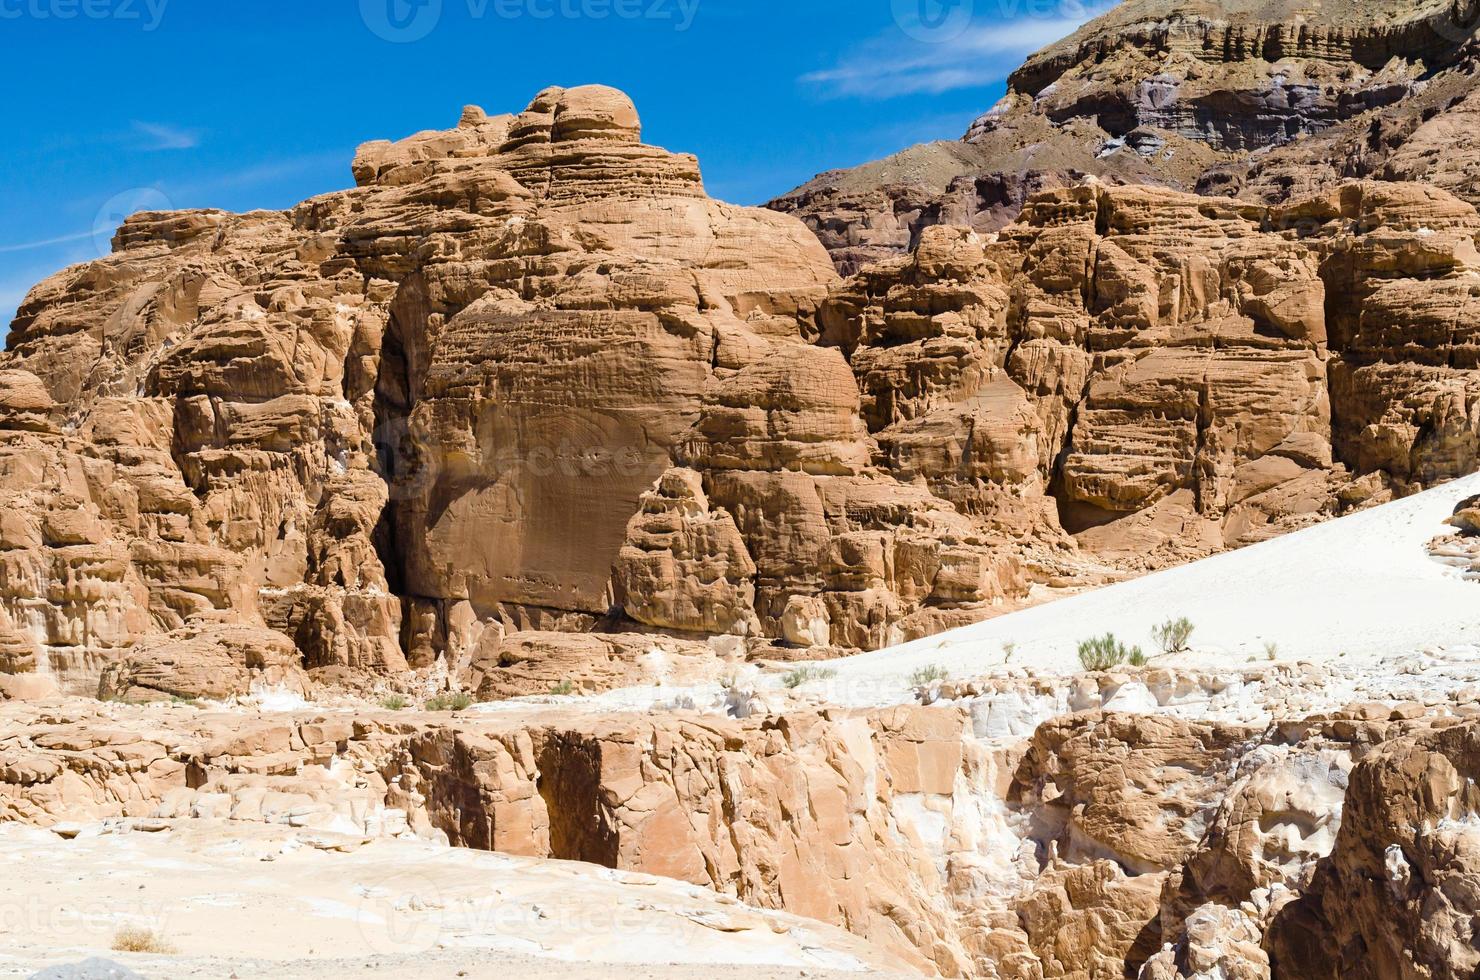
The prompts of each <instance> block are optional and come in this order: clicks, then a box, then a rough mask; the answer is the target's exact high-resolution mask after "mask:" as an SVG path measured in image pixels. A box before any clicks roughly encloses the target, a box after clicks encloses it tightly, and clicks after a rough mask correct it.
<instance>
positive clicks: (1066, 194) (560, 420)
mask: <svg viewBox="0 0 1480 980" xmlns="http://www.w3.org/2000/svg"><path fill="white" fill-rule="evenodd" d="M354 173H355V176H356V179H357V181H358V182H359V184H360V186H358V187H357V188H355V189H353V190H349V191H343V192H338V193H334V194H329V195H325V196H323V197H320V198H315V199H313V200H310V201H308V202H305V203H304V204H302V205H300V206H298V207H297V208H294V209H293V210H291V211H288V212H281V213H278V212H272V213H269V212H258V213H253V214H247V215H228V214H224V213H217V212H186V213H175V214H143V215H138V216H135V217H134V218H132V219H130V220H129V221H128V222H127V223H126V224H125V225H124V227H123V228H122V229H120V231H119V233H118V237H117V241H116V251H115V253H114V255H112V256H111V257H109V258H106V259H103V260H100V261H98V262H94V263H90V264H87V265H84V266H79V267H76V268H73V269H69V270H66V271H65V272H63V273H60V274H58V275H57V276H55V277H53V278H52V279H50V280H48V281H46V282H45V283H42V284H41V285H40V286H38V287H37V288H36V289H35V290H33V291H32V293H31V294H30V296H29V297H28V298H27V299H26V301H25V303H24V305H23V306H22V308H21V311H20V315H19V317H18V318H17V320H16V322H15V324H14V325H13V328H12V331H11V335H10V341H9V347H8V349H7V351H6V352H5V353H4V355H3V356H0V370H3V372H4V375H3V376H4V379H5V382H6V383H5V385H4V389H3V391H4V401H3V403H0V466H3V468H0V473H3V478H0V492H3V499H4V503H5V507H4V517H3V518H0V562H3V563H0V672H3V673H5V674H9V675H23V676H28V677H50V678H52V679H55V680H56V681H58V682H59V683H60V684H61V685H62V687H63V688H64V689H66V690H68V691H71V692H74V693H84V694H96V693H98V692H99V691H103V692H104V693H109V694H112V695H114V696H123V697H131V698H138V697H151V698H167V697H171V696H190V695H192V694H209V695H210V696H221V695H223V694H228V693H243V692H245V691H246V690H247V689H248V688H250V687H251V686H253V685H259V686H260V685H276V686H287V687H290V688H295V689H299V690H302V689H304V687H305V684H307V683H309V679H307V678H304V677H303V676H302V675H301V671H302V670H304V669H306V670H307V671H308V672H309V674H310V675H311V676H312V677H313V678H317V679H318V680H321V681H329V682H339V683H355V679H356V678H366V677H393V678H394V677H406V676H410V672H411V671H413V670H415V671H419V672H420V673H421V674H422V676H432V675H434V676H437V677H440V678H442V679H443V680H444V682H445V683H447V684H449V685H453V686H461V687H464V688H466V689H468V690H471V691H474V692H478V693H480V694H481V696H484V697H501V696H509V695H511V694H518V693H541V690H542V687H547V686H551V685H558V684H562V683H566V682H575V683H579V684H581V685H582V686H583V688H585V689H605V688H607V687H612V686H620V684H622V683H624V682H626V681H630V680H631V679H632V678H633V677H636V676H642V675H643V673H644V671H645V670H646V668H644V667H643V666H642V663H643V658H644V657H646V656H647V653H648V652H649V651H651V650H652V649H655V648H656V649H659V650H660V652H661V653H662V655H663V656H665V657H671V658H678V659H679V660H684V659H685V658H699V660H703V659H704V658H705V657H710V658H712V657H713V656H714V653H713V652H712V651H710V650H708V649H705V648H703V647H702V646H698V647H695V646H694V645H692V644H691V643H690V641H693V640H703V639H704V638H705V637H710V636H726V635H728V636H734V637H738V638H739V640H738V641H737V642H740V643H742V644H745V643H749V644H750V645H751V646H752V647H754V648H755V650H757V651H758V650H760V649H761V648H764V647H766V646H767V645H769V644H770V643H772V642H773V641H781V642H784V643H786V644H788V645H790V646H793V647H804V648H805V647H820V648H826V647H841V648H854V649H856V648H864V649H876V648H880V647H885V646H888V645H890V644H893V643H897V642H900V641H902V640H907V639H912V638H917V637H921V636H925V635H929V634H931V633H934V632H938V631H940V630H941V629H944V628H949V627H952V626H958V625H963V624H966V623H969V622H973V621H977V620H980V619H982V618H985V617H987V616H990V615H993V614H995V613H998V612H1001V611H1003V610H1006V609H1010V608H1014V607H1015V606H1017V605H1020V604H1022V603H1023V602H1025V601H1030V597H1031V601H1036V600H1038V599H1041V598H1044V597H1046V596H1048V595H1051V594H1052V592H1051V589H1052V588H1064V587H1068V588H1073V587H1080V586H1084V585H1092V584H1096V583H1099V582H1102V581H1104V580H1105V579H1106V578H1107V577H1113V576H1115V575H1120V574H1125V573H1134V572H1138V571H1143V570H1146V569H1149V568H1156V567H1161V566H1164V565H1166V564H1169V563H1173V562H1177V561H1183V560H1187V559H1189V558H1194V557H1198V556H1201V555H1206V554H1209V553H1211V552H1214V551H1218V550H1221V549H1223V548H1225V547H1233V546H1238V545H1241V544H1245V543H1248V542H1251V541H1256V540H1259V539H1261V538H1263V537H1266V536H1268V535H1271V534H1276V533H1279V532H1281V531H1283V530H1288V529H1290V528H1294V527H1298V526H1301V525H1303V524H1306V523H1309V522H1310V521H1313V520H1319V519H1322V518H1324V517H1327V516H1330V515H1332V514H1335V513H1339V512H1341V511H1342V510H1344V509H1346V508H1348V507H1351V506H1355V505H1359V504H1363V503H1367V502H1371V501H1374V500H1381V499H1385V498H1386V497H1388V496H1391V495H1393V494H1403V493H1407V492H1411V491H1413V490H1416V489H1421V488H1423V487H1425V486H1429V485H1432V484H1433V483H1434V482H1436V481H1441V480H1444V479H1447V478H1450V477H1454V476H1457V475H1461V474H1464V473H1467V472H1470V471H1471V470H1473V469H1474V468H1475V466H1476V462H1477V459H1476V458H1477V451H1480V421H1477V419H1480V409H1477V404H1480V389H1477V380H1476V378H1477V376H1476V370H1477V367H1480V364H1477V360H1476V339H1475V337H1474V336H1473V331H1472V330H1470V329H1469V328H1468V326H1467V324H1469V323H1470V322H1471V321H1472V320H1473V319H1474V317H1472V316H1471V312H1472V309H1473V307H1474V304H1475V296H1474V288H1473V282H1474V279H1475V277H1476V275H1477V274H1480V258H1477V253H1476V236H1477V234H1480V217H1477V215H1476V213H1475V211H1474V209H1473V208H1471V207H1470V206H1469V205H1467V204H1465V203H1463V202H1462V201H1460V200H1457V199H1455V198H1454V197H1452V196H1450V195H1449V194H1447V193H1445V192H1443V191H1440V190H1435V189H1432V188H1425V187H1421V186H1416V185H1403V184H1382V183H1374V182H1367V183H1352V184H1348V185H1343V186H1340V187H1338V188H1335V189H1333V190H1331V191H1328V192H1325V193H1323V194H1320V195H1317V196H1315V197H1312V198H1308V199H1304V200H1301V201H1297V202H1294V203H1291V204H1287V205H1280V206H1266V205H1257V204H1252V203H1247V204H1246V203H1239V202H1231V201H1219V200H1215V199H1208V198H1200V197H1196V196H1193V195H1190V194H1182V193H1178V192H1173V191H1167V190H1157V189H1150V188H1115V187H1107V186H1105V185H1102V184H1095V183H1089V184H1084V185H1081V186H1077V187H1074V188H1064V189H1060V190H1056V191H1049V192H1044V193H1042V194H1040V195H1037V196H1034V197H1033V198H1031V199H1030V200H1029V201H1028V203H1027V205H1026V206H1025V209H1024V211H1023V214H1022V217H1021V219H1020V220H1019V221H1018V222H1017V223H1015V224H1013V225H1010V226H1008V227H1006V228H1004V229H1003V230H1002V231H1001V232H1000V233H999V234H996V235H992V236H986V237H983V236H980V235H978V234H976V233H975V232H972V231H970V230H968V229H947V228H936V229H930V230H929V231H928V232H927V233H925V234H923V235H922V236H921V242H920V247H919V248H918V250H917V251H916V252H915V253H914V254H912V255H911V256H909V257H906V258H899V259H895V260H892V261H890V262H886V263H883V264H881V265H879V266H876V267H873V268H870V269H868V270H865V271H864V272H862V273H860V274H859V275H857V276H855V277H853V278H851V279H849V280H847V281H839V279H838V278H837V276H836V274H835V273H834V272H833V270H832V267H831V264H830V263H829V261H828V258H827V255H826V253H825V251H824V250H823V249H822V247H821V246H820V245H819V244H818V242H817V241H816V239H815V238H813V237H812V236H811V235H810V234H809V233H808V232H807V230H806V229H805V227H804V226H803V225H802V224H801V223H800V222H798V221H797V220H795V219H793V218H790V217H786V216H783V215H778V214H775V213H772V212H769V211H764V210H755V209H744V208H735V207H731V206H728V205H724V204H720V203H718V202H714V201H712V200H710V199H709V198H708V197H707V196H706V195H705V194H704V191H703V187H702V184H701V182H700V178H699V173H698V167H697V164H696V163H695V161H694V160H693V158H691V157H686V156H682V155H675V154H671V153H668V152H667V151H664V150H660V149H657V148H654V147H649V146H645V145H643V144H642V143H641V142H640V139H639V124H638V120H637V115H636V111H635V110H634V109H633V107H632V105H631V103H630V101H629V100H628V99H627V98H626V97H625V96H624V95H622V94H621V93H619V92H616V91H614V90H611V89H605V88H599V87H594V88H582V89H571V90H562V89H552V90H548V91H546V92H543V93H541V94H540V95H539V96H538V97H537V98H536V99H535V101H534V102H533V103H532V104H531V105H530V107H529V108H528V109H527V110H526V111H525V112H523V113H521V114H518V115H513V116H498V117H491V116H488V115H486V114H484V113H483V112H482V111H481V110H478V109H469V110H467V111H466V112H465V113H464V116H463V120H462V122H461V124H460V125H459V126H458V127H457V128H456V129H454V130H451V131H448V132H429V133H422V134H418V135H416V136H413V137H410V138H409V139H406V140H403V141H401V142H399V143H384V142H381V143H372V144H369V145H367V146H365V147H363V148H362V149H361V151H360V153H359V154H358V156H357V158H356V160H355V164H354ZM1045 589H1049V590H1050V591H1048V592H1045V591H1044V590H1045ZM592 631H596V632H599V633H605V634H616V635H618V636H620V635H623V634H627V635H629V638H628V639H627V640H612V641H600V640H594V639H593V640H591V641H589V642H585V641H583V642H581V643H575V642H571V641H569V640H566V639H562V635H568V634H573V633H590V632H592ZM639 634H648V635H649V636H650V637H651V639H649V640H644V639H641V637H640V636H639ZM686 644H688V645H686ZM290 651H296V656H295V655H294V654H293V653H292V652H290ZM105 674H106V675H107V676H106V678H105V676H104V675H105ZM100 685H101V686H100Z"/></svg>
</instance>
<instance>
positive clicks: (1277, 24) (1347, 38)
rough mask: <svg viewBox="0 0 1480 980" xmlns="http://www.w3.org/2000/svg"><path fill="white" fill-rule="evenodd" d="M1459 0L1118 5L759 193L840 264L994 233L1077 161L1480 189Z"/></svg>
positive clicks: (1131, 176) (1094, 167) (1271, 191)
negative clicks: (992, 77) (840, 165)
mask: <svg viewBox="0 0 1480 980" xmlns="http://www.w3.org/2000/svg"><path fill="white" fill-rule="evenodd" d="M1477 26H1480V8H1477V7H1476V5H1475V4H1474V3H1473V2H1470V0H1424V2H1420V3H1395V2H1385V0H1384V2H1374V0H1342V2H1339V3H1329V2H1328V3H1322V4H1318V5H1304V6H1300V5H1295V4H1290V3H1282V2H1267V0H1239V2H1234V3H1228V2H1224V3H1208V2H1203V0H1132V2H1127V3H1121V4H1118V5H1115V6H1114V7H1113V8H1112V9H1111V10H1109V11H1108V12H1107V13H1105V14H1103V15H1102V16H1100V17H1098V18H1096V19H1094V20H1092V21H1090V22H1089V23H1088V24H1086V25H1084V26H1083V27H1081V28H1080V29H1079V30H1078V31H1077V32H1075V33H1074V34H1072V35H1070V36H1069V37H1067V38H1064V39H1063V40H1061V41H1059V42H1057V43H1055V44H1052V45H1049V46H1048V47H1047V48H1044V49H1043V50H1041V51H1039V52H1037V53H1035V54H1034V55H1032V56H1031V57H1029V58H1028V59H1027V60H1026V61H1025V62H1024V63H1023V65H1022V66H1021V67H1019V68H1018V69H1017V71H1015V72H1014V73H1013V74H1012V75H1011V76H1010V77H1009V79H1008V83H1007V94H1006V96H1004V98H1003V99H1002V100H1001V101H1000V102H998V104H997V105H995V106H993V107H992V109H991V110H990V111H988V112H987V113H986V114H984V115H983V116H981V117H980V118H979V119H977V120H976V121H975V122H974V123H973V124H972V125H971V127H970V129H969V130H968V132H967V133H966V135H965V136H964V137H962V139H961V140H960V141H959V142H937V143H930V144H924V145H920V146H915V147H911V148H909V149H906V150H904V151H902V152H900V153H898V154H895V155H894V156H891V157H888V158H886V159H883V160H879V161H875V162H873V163H868V164H864V165H863V166H861V167H856V168H854V169H851V170H839V171H830V172H828V173H824V174H821V175H819V176H818V177H816V178H815V179H814V180H812V181H810V182H809V183H807V184H804V185H802V186H801V187H799V188H797V189H796V190H794V191H792V192H790V193H789V194H786V195H784V196H782V197H780V198H777V199H776V200H775V201H773V202H771V204H770V205H769V207H772V208H775V209H777V210H780V211H785V212H787V213H791V214H796V215H797V216H799V217H801V218H802V219H803V220H804V221H806V222H807V224H808V226H809V227H811V228H812V229H813V230H814V231H815V232H817V235H818V237H819V238H820V239H821V240H822V242H823V244H825V245H826V246H827V248H828V250H829V252H830V253H831V254H832V256H833V258H834V260H835V261H836V263H837V264H838V267H839V269H841V270H842V271H843V272H844V273H853V272H857V271H859V270H860V269H862V268H863V267H864V266H865V265H867V264H869V263H871V262H876V261H879V260H881V259H885V258H888V257H891V256H893V255H898V254H900V253H902V252H905V251H907V250H909V249H912V248H914V247H915V246H916V245H917V244H918V243H919V241H920V237H921V235H922V233H923V232H924V230H925V229H926V228H928V227H931V226H934V225H938V224H953V225H962V226H967V227H971V228H973V229H974V230H976V231H978V232H989V231H995V230H998V229H1000V228H1002V227H1003V226H1005V225H1006V224H1008V223H1010V222H1011V221H1012V220H1013V219H1014V218H1015V217H1016V216H1017V214H1018V212H1019V211H1020V210H1021V209H1022V207H1023V205H1024V204H1025V203H1026V201H1027V200H1028V198H1029V197H1030V196H1031V195H1032V194H1034V193H1036V192H1038V191H1041V190H1045V189H1051V188H1056V187H1063V186H1069V185H1072V184H1073V183H1075V182H1077V181H1078V180H1081V179H1082V178H1084V177H1086V176H1095V177H1098V178H1101V179H1103V180H1105V181H1106V182H1108V183H1117V184H1121V183H1123V184H1151V185H1158V186H1164V187H1169V188H1173V189H1178V190H1186V191H1193V190H1199V191H1205V192H1207V193H1211V194H1232V193H1238V192H1240V191H1243V192H1245V193H1247V194H1248V195H1249V196H1250V197H1252V198H1255V199H1262V200H1265V201H1268V202H1283V201H1288V200H1291V199H1292V198H1299V197H1305V196H1309V195H1311V194H1315V193H1319V192H1321V191H1324V190H1328V189H1329V188H1330V187H1332V186H1334V185H1335V184H1337V183H1340V182H1342V181H1343V180H1350V179H1353V178H1376V179H1385V180H1426V181H1432V182H1434V183H1435V184H1437V185H1438V186H1442V187H1444V188H1445V189H1447V190H1450V191H1452V192H1454V193H1456V194H1459V195H1460V196H1461V197H1464V198H1465V199H1466V200H1469V201H1470V203H1472V204H1480V193H1477V187H1476V184H1475V169H1476V166H1477V161H1480V156H1477V154H1476V153H1475V152H1473V150H1474V148H1473V145H1472V144H1473V138H1472V136H1471V134H1472V133H1473V131H1474V128H1473V126H1467V125H1466V123H1467V121H1468V120H1470V119H1472V118H1473V111H1474V108H1473V107H1474V98H1473V91H1474V54H1473V45H1469V46H1467V43H1468V42H1469V41H1470V39H1471V38H1472V36H1473V34H1474V31H1475V29H1476V27H1477Z"/></svg>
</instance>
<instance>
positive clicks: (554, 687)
mask: <svg viewBox="0 0 1480 980" xmlns="http://www.w3.org/2000/svg"><path fill="white" fill-rule="evenodd" d="M550 693H551V694H553V695H555V696H556V697H558V698H568V697H570V696H571V695H572V694H574V693H576V686H575V684H574V683H573V682H571V681H568V680H566V681H561V682H560V683H559V684H551V685H550Z"/></svg>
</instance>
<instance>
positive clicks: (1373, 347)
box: [822, 183, 1480, 578]
mask: <svg viewBox="0 0 1480 980" xmlns="http://www.w3.org/2000/svg"><path fill="white" fill-rule="evenodd" d="M1477 230H1480V220H1477V217H1476V215H1475V213H1474V211H1473V209H1472V208H1471V207H1470V206H1469V205H1466V204H1464V203H1463V202H1460V201H1458V200H1456V199H1454V198H1452V197H1450V196H1449V195H1447V194H1445V193H1443V192H1442V191H1435V190H1433V189H1430V188H1424V187H1421V186H1418V185H1398V184H1376V183H1362V184H1351V185H1346V186H1344V187H1342V188H1339V189H1337V190H1335V191H1333V192H1331V193H1330V194H1328V195H1324V196H1321V197H1318V198H1314V199H1311V200H1309V201H1305V202H1300V203H1297V204H1293V205H1289V206H1287V207H1283V208H1272V209H1270V208H1264V207H1259V206H1252V205H1245V204H1238V203H1233V202H1217V201H1212V200H1208V199H1204V198H1199V197H1196V196H1193V195H1189V194H1178V193H1174V192H1169V191H1160V190H1152V189H1146V188H1107V187H1104V186H1102V185H1097V184H1094V185H1086V186H1083V187H1079V188H1073V189H1067V190H1062V191H1055V192H1049V193H1045V194H1042V195H1038V196H1036V197H1034V198H1033V199H1031V200H1030V202H1029V203H1028V205H1027V207H1026V208H1025V210H1024V211H1023V214H1022V217H1021V219H1020V221H1019V222H1018V223H1017V224H1015V225H1012V226H1009V227H1008V228H1006V229H1004V230H1003V231H1002V232H1001V233H1000V234H999V235H997V236H989V237H988V238H985V239H984V238H982V237H981V236H978V235H976V234H975V233H972V232H969V231H967V230H965V229H953V228H932V229H929V230H927V231H926V232H925V233H924V234H923V236H922V238H921V242H920V246H919V248H918V249H917V250H916V251H915V252H914V253H913V254H912V255H911V256H909V257H907V258H903V259H896V260H892V261H890V262H885V263H880V264H879V265H877V266H874V267H872V268H870V269H868V270H866V271H865V272H862V273H860V274H859V275H857V276H855V277H853V278H852V279H849V280H848V281H847V282H846V283H845V284H844V285H843V286H842V287H840V288H838V289H835V290H834V292H833V296H832V298H831V299H830V300H829V302H828V303H827V304H825V305H824V307H823V310H822V322H823V328H824V329H823V342H824V343H833V344H837V345H838V346H839V347H840V349H842V350H843V352H844V353H845V354H847V355H848V357H849V360H850V363H851V364H852V366H853V370H854V373H855V375H856V376H857V377H858V379H859V386H860V388H861V389H862V391H863V392H864V402H863V417H864V419H865V421H866V423H867V424H868V426H869V429H870V431H871V432H872V433H873V435H874V437H875V439H877V441H878V443H879V446H880V450H881V455H882V459H883V461H884V463H885V465H886V466H887V467H888V468H889V469H890V470H891V471H892V472H893V473H894V475H895V476H896V477H897V478H899V479H900V480H901V481H912V480H922V481H924V482H925V483H926V485H928V486H929V487H930V489H931V490H932V491H933V492H934V493H935V494H937V495H938V496H940V497H942V498H944V499H946V500H949V501H951V502H952V503H953V504H955V506H956V507H957V508H958V510H960V511H961V512H963V513H967V514H971V515H973V516H974V517H976V518H977V519H978V520H979V522H981V523H983V524H985V525H986V526H989V527H991V528H993V529H994V530H995V531H997V532H998V533H1005V534H1009V535H1012V534H1016V535H1019V536H1027V537H1032V536H1037V538H1038V539H1039V540H1040V541H1042V542H1043V543H1044V544H1048V543H1050V542H1052V541H1053V540H1054V539H1053V535H1054V534H1055V533H1056V529H1057V525H1058V522H1059V521H1062V523H1063V526H1064V527H1065V528H1067V529H1068V530H1070V531H1072V532H1074V533H1075V534H1076V535H1077V537H1078V540H1079V543H1080V544H1081V545H1084V546H1087V547H1088V548H1090V549H1091V550H1093V551H1095V552H1097V553H1098V554H1099V555H1100V556H1101V557H1102V558H1106V559H1109V560H1111V561H1115V562H1119V563H1126V564H1131V565H1136V564H1140V565H1142V566H1145V565H1147V564H1153V565H1154V564H1157V563H1165V562H1168V561H1175V560H1180V559H1184V558H1187V557H1191V556H1194V555H1198V554H1206V553H1207V552H1209V551H1215V550H1219V549H1221V548H1223V547H1225V546H1231V545H1237V544H1242V543H1246V542H1250V541H1256V540H1259V539H1261V538H1263V537H1267V536H1269V535H1271V534H1275V533H1278V532H1279V531H1280V530H1281V529H1285V528H1290V527H1295V526H1299V525H1301V524H1302V523H1305V522H1308V521H1310V520H1314V519H1318V518H1319V517H1320V516H1322V515H1328V514H1331V513H1334V512H1336V511H1338V510H1339V509H1341V508H1342V507H1344V506H1346V505H1347V504H1348V503H1349V502H1351V501H1359V500H1368V499H1371V498H1372V491H1373V489H1378V490H1380V491H1381V492H1399V493H1403V492H1407V491H1409V490H1411V489H1415V488H1417V487H1420V486H1427V485H1431V484H1432V483H1434V482H1436V481H1440V480H1444V479H1448V478H1452V477H1455V476H1460V475H1464V474H1467V473H1469V472H1472V471H1473V469H1474V468H1475V467H1476V465H1477V458H1476V455H1475V453H1474V450H1473V448H1472V446H1473V445H1474V440H1475V433H1476V429H1475V424H1474V409H1475V404H1476V399H1475V393H1474V390H1473V389H1474V386H1475V384H1476V374H1475V370H1474V368H1475V364H1476V362H1475V361H1474V358H1473V357H1472V356H1471V354H1470V352H1469V349H1470V347H1471V340H1470V338H1469V335H1468V332H1467V331H1466V330H1465V329H1464V328H1463V327H1462V326H1461V327H1460V328H1459V329H1451V327H1450V324H1452V323H1455V322H1458V323H1460V324H1463V323H1465V322H1467V321H1468V320H1469V319H1470V317H1469V314H1468V310H1469V305H1470V303H1471V297H1470V291H1471V279H1472V277H1473V275H1474V270H1475V269H1476V263H1475V261H1474V260H1473V259H1472V258H1471V257H1470V256H1471V255H1472V253H1473V250H1474V247H1475V236H1476V232H1477ZM1454 317H1458V320H1457V321H1456V320H1454V319H1452V318H1454ZM1367 474H1377V477H1376V480H1377V483H1376V486H1375V488H1367V487H1366V485H1365V484H1363V485H1362V486H1363V487H1364V489H1358V488H1357V487H1356V486H1354V485H1349V481H1350V480H1351V477H1352V476H1365V475H1367ZM1050 498H1052V500H1053V502H1054V505H1055V506H1052V507H1050V506H1049V500H1050ZM1036 554H1037V555H1038V556H1039V558H1038V560H1044V559H1043V558H1042V556H1043V555H1045V554H1049V555H1051V552H1044V551H1043V550H1041V549H1040V550H1039V551H1038V552H1036ZM1052 560H1053V559H1051V558H1049V559H1048V561H1049V562H1050V566H1051V563H1052ZM1045 574H1046V569H1043V570H1040V578H1042V577H1044V576H1045ZM1078 574H1080V575H1082V574H1083V573H1082V572H1080V573H1078ZM1050 577H1051V576H1050Z"/></svg>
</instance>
